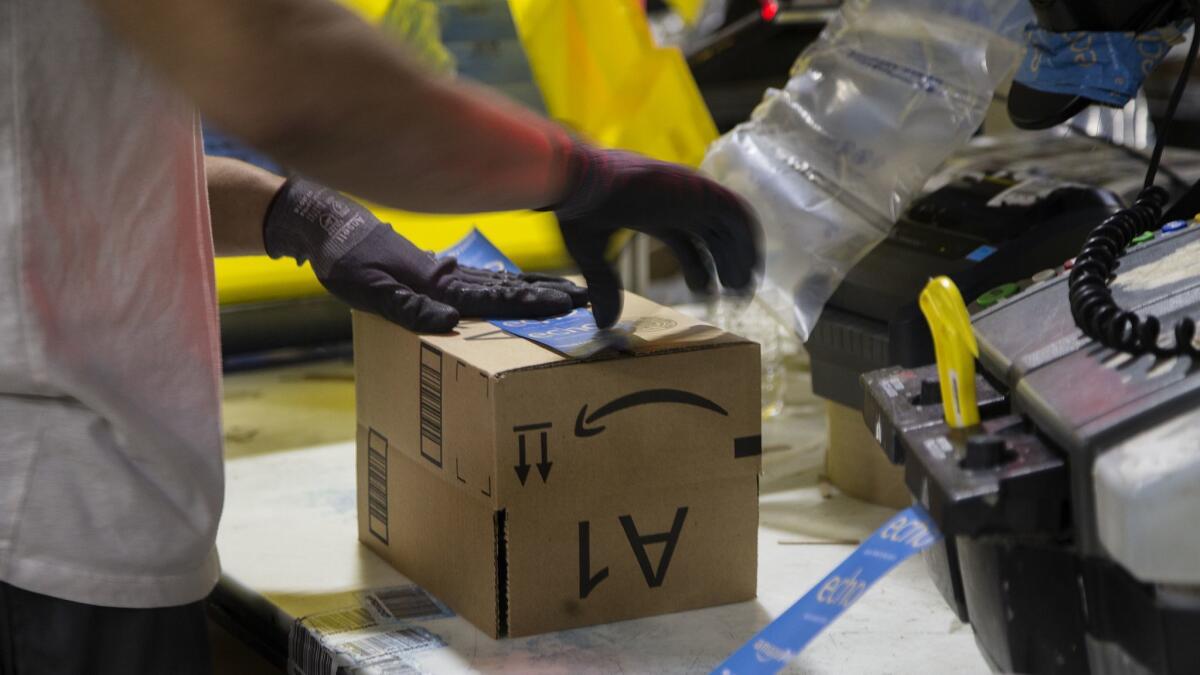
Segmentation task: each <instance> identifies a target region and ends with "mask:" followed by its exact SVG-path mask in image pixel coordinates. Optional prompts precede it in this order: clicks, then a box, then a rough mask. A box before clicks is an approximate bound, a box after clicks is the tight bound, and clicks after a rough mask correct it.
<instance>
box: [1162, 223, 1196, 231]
mask: <svg viewBox="0 0 1200 675" xmlns="http://www.w3.org/2000/svg"><path fill="white" fill-rule="evenodd" d="M1190 224H1191V222H1190V221H1187V220H1172V221H1171V222H1169V223H1167V224H1166V225H1163V226H1162V231H1163V233H1171V232H1178V231H1180V230H1186V229H1187V227H1188V225H1190Z"/></svg>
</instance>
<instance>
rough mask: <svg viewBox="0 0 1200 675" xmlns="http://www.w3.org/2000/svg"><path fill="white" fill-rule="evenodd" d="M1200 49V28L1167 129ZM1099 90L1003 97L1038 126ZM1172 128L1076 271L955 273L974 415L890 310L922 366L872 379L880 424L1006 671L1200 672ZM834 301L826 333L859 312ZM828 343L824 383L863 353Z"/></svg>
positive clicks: (1184, 264) (1140, 11)
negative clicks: (1168, 149) (956, 414)
mask: <svg viewBox="0 0 1200 675" xmlns="http://www.w3.org/2000/svg"><path fill="white" fill-rule="evenodd" d="M1033 5H1034V8H1035V9H1036V11H1037V16H1038V21H1039V23H1041V24H1042V25H1043V26H1044V27H1048V28H1050V29H1051V30H1055V31H1060V32H1061V31H1068V30H1079V29H1086V30H1133V31H1141V30H1145V29H1147V28H1151V27H1154V26H1158V25H1161V24H1162V23H1163V22H1165V21H1168V20H1174V19H1178V18H1180V17H1182V16H1189V15H1190V16H1196V17H1200V4H1197V3H1193V2H1191V0H1188V2H1088V1H1085V0H1049V1H1045V2H1037V1H1034V2H1033ZM1196 56H1197V41H1196V40H1193V44H1192V46H1191V48H1190V49H1189V52H1188V57H1187V60H1186V62H1185V65H1184V67H1183V69H1182V73H1181V76H1180V78H1179V81H1178V84H1177V85H1176V87H1175V91H1174V93H1173V94H1172V97H1171V101H1170V103H1169V104H1168V107H1167V110H1166V114H1165V117H1166V119H1167V121H1168V125H1169V120H1170V118H1171V117H1172V116H1173V113H1174V110H1175V108H1176V106H1177V105H1178V103H1179V99H1180V97H1181V94H1182V91H1183V88H1184V86H1185V85H1186V82H1187V79H1188V77H1189V75H1190V71H1191V67H1192V64H1193V63H1194V61H1195V60H1196ZM1090 103H1091V102H1090V101H1087V100H1086V99H1082V98H1078V97H1070V96H1062V95H1058V94H1047V93H1045V92H1036V91H1033V90H1028V89H1027V88H1022V87H1014V90H1013V95H1012V96H1011V97H1010V99H1009V109H1010V112H1011V114H1012V117H1013V119H1014V121H1015V122H1017V123H1018V124H1019V125H1021V126H1025V127H1028V128H1044V127H1048V126H1051V125H1054V124H1058V123H1060V122H1062V121H1064V120H1066V119H1068V118H1069V117H1071V116H1072V115H1074V114H1075V113H1077V112H1079V111H1080V110H1082V109H1083V108H1084V107H1086V106H1087V105H1089V104H1090ZM1166 126H1167V125H1164V126H1163V127H1162V128H1161V129H1160V136H1159V144H1158V146H1157V147H1156V148H1155V151H1154V153H1153V155H1152V156H1151V158H1150V159H1149V160H1148V170H1147V171H1146V176H1145V180H1144V182H1140V184H1139V185H1138V186H1137V187H1138V188H1140V189H1138V190H1135V191H1134V192H1136V194H1129V193H1128V191H1126V193H1125V194H1123V195H1122V196H1123V197H1124V199H1123V200H1122V201H1123V206H1122V207H1121V208H1119V209H1115V210H1113V211H1112V212H1110V213H1108V214H1106V215H1105V214H1101V215H1099V217H1097V214H1096V213H1095V212H1094V211H1093V212H1092V213H1091V214H1090V215H1088V216H1087V217H1086V218H1084V216H1083V215H1082V213H1083V210H1082V209H1081V210H1079V211H1078V212H1079V213H1080V218H1081V219H1083V221H1084V226H1085V231H1084V233H1083V235H1082V238H1081V239H1080V240H1078V241H1077V243H1076V245H1075V247H1074V248H1073V249H1072V250H1071V252H1070V253H1069V260H1067V261H1066V262H1064V263H1060V264H1059V265H1057V266H1054V267H1049V268H1047V269H1046V270H1045V271H1042V272H1038V273H1034V274H1029V272H1028V270H1029V268H1030V267H1031V266H1024V267H1020V268H1019V269H1021V272H1020V273H1018V272H1017V270H1018V267H1015V266H1014V267H1012V268H1011V272H1012V276H1013V277H1017V276H1022V277H1024V278H1019V279H1018V278H1010V279H1009V280H1008V281H1007V282H1006V283H1004V284H1002V285H1001V286H999V287H997V288H995V289H994V290H993V291H990V292H987V293H983V294H982V295H980V294H979V293H978V286H974V285H972V284H975V283H976V282H977V279H976V276H977V275H979V274H981V273H985V272H986V271H987V270H985V269H984V268H983V267H982V266H981V265H976V266H974V267H968V268H966V269H964V268H962V267H961V266H960V267H957V268H955V267H949V266H946V265H942V268H944V269H946V270H947V271H948V272H949V273H950V276H951V277H952V278H954V280H955V281H956V282H957V283H958V284H959V285H960V287H962V290H963V295H964V298H965V300H966V301H967V302H968V303H969V305H968V309H969V313H970V314H971V316H972V319H971V321H972V327H973V333H974V336H975V339H976V341H977V342H978V346H979V364H980V366H981V367H980V371H979V373H978V374H977V375H976V377H975V392H976V398H977V401H978V403H979V409H980V419H981V422H980V423H979V424H976V425H973V426H970V427H967V428H952V427H951V426H950V425H948V424H947V423H946V421H945V418H944V407H943V405H944V404H943V401H942V400H941V391H940V388H939V386H938V385H939V382H938V378H939V375H938V369H937V367H936V366H935V365H927V364H930V363H932V361H933V355H932V353H931V352H929V353H927V356H926V357H925V358H924V359H923V360H922V359H921V358H919V357H917V356H916V354H917V351H918V350H917V349H915V348H910V347H909V345H910V344H916V343H917V342H919V340H917V339H914V338H913V335H915V334H919V333H920V331H918V330H913V329H909V328H905V325H911V324H912V322H911V321H909V322H907V324H905V323H903V322H901V321H898V320H897V317H898V318H900V319H907V318H911V317H909V315H908V314H904V313H897V314H895V315H894V316H893V317H891V318H890V319H889V321H888V323H887V324H886V325H888V326H889V331H890V332H889V335H888V340H887V341H883V345H884V348H886V349H888V350H889V352H888V358H889V359H891V360H892V363H893V364H897V363H900V362H901V361H903V360H907V362H906V363H905V364H903V365H892V366H891V367H888V368H884V369H881V370H876V371H873V372H869V373H867V374H866V375H864V376H863V378H862V380H861V383H862V390H863V398H862V400H861V405H862V408H863V418H864V422H865V423H866V425H867V428H868V429H870V430H871V431H872V432H873V434H874V435H875V438H876V439H877V440H878V441H879V443H880V445H881V447H882V450H883V452H884V453H885V455H886V456H887V457H888V458H889V459H890V460H891V461H892V462H893V463H895V464H901V465H903V466H904V478H905V483H906V485H907V487H908V488H909V490H910V492H911V493H912V495H913V498H914V500H915V501H917V502H918V503H920V504H921V505H922V506H924V507H925V509H926V510H928V511H929V513H930V515H931V516H932V518H933V520H934V521H935V522H936V523H937V525H938V527H939V529H941V531H942V533H943V534H944V535H945V540H944V542H943V543H942V544H940V545H938V546H937V547H935V548H934V549H931V550H930V552H929V553H927V555H926V561H927V563H928V565H929V568H930V570H931V572H932V575H933V577H934V580H935V583H936V584H937V585H938V587H939V589H940V590H941V592H942V594H943V596H944V597H945V599H946V601H947V602H948V604H950V606H951V607H952V608H954V609H955V611H956V612H957V613H958V615H959V617H960V618H961V619H962V620H964V621H969V622H970V623H971V625H972V627H973V629H974V631H975V637H976V641H977V642H978V644H979V646H980V649H981V651H982V652H983V654H984V655H985V656H986V657H987V659H988V661H989V662H990V663H991V665H992V666H993V667H994V668H996V669H997V670H1000V671H1003V672H1019V673H1072V674H1073V673H1081V674H1082V673H1133V674H1136V675H1146V674H1154V675H1168V674H1170V675H1174V674H1177V673H1180V674H1181V673H1200V640H1198V639H1197V638H1200V534H1198V533H1200V530H1197V528H1196V523H1197V522H1198V521H1200V489H1198V486H1200V440H1198V438H1200V436H1198V435H1197V429H1200V346H1198V342H1197V340H1196V337H1197V336H1196V332H1197V328H1196V318H1197V317H1198V316H1200V266H1198V265H1197V264H1196V263H1197V261H1198V260H1200V223H1198V222H1197V220H1196V218H1197V216H1196V212H1197V211H1198V210H1200V208H1197V207H1198V206H1200V183H1198V184H1197V186H1195V187H1192V188H1191V189H1190V190H1187V191H1186V193H1185V194H1183V196H1182V197H1179V192H1181V191H1180V190H1176V194H1174V195H1173V194H1171V193H1169V192H1168V191H1167V190H1165V189H1163V188H1162V187H1159V186H1157V185H1155V178H1156V174H1157V170H1158V162H1159V159H1160V158H1161V154H1162V148H1163V146H1164V143H1165V141H1164V138H1165V137H1166V134H1167V129H1166ZM1130 173H1131V174H1132V173H1133V172H1130ZM1175 181H1176V182H1177V183H1178V182H1179V179H1178V177H1176V178H1175ZM1172 202H1174V205H1173V206H1171V203H1172ZM1168 206H1169V207H1170V208H1168ZM1062 217H1063V218H1069V214H1063V216H1062ZM1037 227H1038V229H1039V230H1044V229H1045V228H1046V227H1047V226H1046V225H1045V224H1038V225H1037ZM1076 236H1078V235H1076ZM1009 245H1012V244H1009ZM1026 254H1027V255H1036V252H1035V251H1034V250H1032V249H1028V250H1027V251H1026ZM993 255H995V254H993ZM866 262H867V261H864V263H866ZM879 265H880V263H879V262H878V261H876V262H874V263H872V267H871V268H870V270H869V271H870V272H871V273H876V274H875V277H872V275H871V274H870V273H866V271H864V272H859V271H858V270H857V269H856V272H858V274H857V279H858V281H856V282H852V283H851V285H850V286H848V287H847V293H845V294H842V295H841V296H840V297H841V299H842V302H843V304H844V305H850V306H852V307H853V308H855V309H860V311H859V312H858V313H859V314H863V313H864V312H863V311H861V308H862V307H865V306H866V305H864V303H863V302H862V300H861V299H860V298H856V296H854V295H853V294H852V289H853V288H854V285H855V283H857V284H858V285H859V286H861V287H863V288H868V287H869V286H870V285H871V284H876V285H878V284H879V281H878V280H877V278H878V277H879V276H881V275H880V274H878V272H879V270H878V267H879ZM852 276H854V275H852ZM847 281H848V282H851V280H850V279H848V280H847ZM841 293H842V291H841V290H839V294H841ZM838 297H839V296H835V302H833V303H831V305H830V306H831V307H832V308H834V310H835V312H834V314H833V315H832V316H833V321H834V324H831V325H837V324H838V323H839V322H840V323H841V324H845V323H848V322H847V321H846V320H845V319H843V318H840V317H842V315H843V314H845V313H846V312H845V308H844V307H843V308H841V309H839V307H838V305H837V299H838ZM914 297H915V296H914ZM839 312H840V313H839ZM822 321H825V317H823V318H822ZM881 323H882V322H880V321H878V320H877V321H875V324H874V326H875V328H876V334H877V335H878V334H879V331H878V327H879V325H880V324H881ZM860 324H861V322H860ZM819 326H820V324H818V328H819ZM839 327H840V326H839ZM827 330H830V329H827ZM906 331H907V332H906ZM810 342H811V340H810ZM831 345H832V341H830V340H829V339H825V340H824V341H823V342H822V343H820V344H819V345H817V347H818V349H817V350H815V351H813V355H814V387H816V386H817V385H816V382H817V379H818V378H817V377H816V375H817V373H818V365H817V364H818V354H819V353H821V351H820V350H821V349H824V350H825V353H826V354H834V355H835V356H843V357H844V355H845V354H846V353H847V351H848V350H845V349H842V350H840V351H838V350H836V349H830V346H831ZM834 346H836V345H834ZM927 347H928V344H927V343H924V344H923V345H922V348H927ZM810 349H811V347H810ZM824 358H825V361H827V362H828V361H830V360H831V358H830V357H829V356H826V357H824ZM849 361H850V360H849V359H846V358H843V359H842V363H849ZM861 362H862V361H861V359H860V360H859V361H858V363H861ZM835 365H836V364H835ZM847 368H850V367H849V366H847V367H846V368H844V369H843V370H844V372H843V373H842V375H845V374H847V373H848V372H849V370H848V369H847ZM850 369H852V368H850ZM826 371H827V372H828V371H829V369H828V368H826ZM843 389H844V388H843ZM835 393H840V394H844V393H845V392H844V391H842V392H835ZM843 398H844V396H843Z"/></svg>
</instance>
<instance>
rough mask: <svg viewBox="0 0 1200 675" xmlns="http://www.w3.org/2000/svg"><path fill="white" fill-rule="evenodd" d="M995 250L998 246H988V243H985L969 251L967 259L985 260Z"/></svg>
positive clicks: (974, 260)
mask: <svg viewBox="0 0 1200 675" xmlns="http://www.w3.org/2000/svg"><path fill="white" fill-rule="evenodd" d="M995 252H996V248H995V247H994V246H988V245H987V244H984V245H982V246H980V247H979V248H977V249H975V250H974V251H971V252H970V253H968V254H967V260H970V261H971V262H979V261H981V260H985V259H986V258H987V257H988V256H990V255H991V254H993V253H995Z"/></svg>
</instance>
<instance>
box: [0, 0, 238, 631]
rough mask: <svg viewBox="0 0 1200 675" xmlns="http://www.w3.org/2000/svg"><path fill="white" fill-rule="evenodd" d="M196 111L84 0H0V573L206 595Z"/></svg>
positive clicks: (72, 586)
mask: <svg viewBox="0 0 1200 675" xmlns="http://www.w3.org/2000/svg"><path fill="white" fill-rule="evenodd" d="M212 255H213V251H212V233H211V228H210V225H209V215H208V203H207V191H206V186H205V180H204V156H203V150H202V146H201V144H200V136H199V125H198V118H197V115H196V113H195V111H194V110H193V109H192V107H191V106H190V105H189V104H188V103H187V102H186V101H185V100H184V99H183V98H181V97H180V96H178V95H177V94H176V93H174V92H173V91H171V90H170V89H169V88H168V87H166V86H165V85H164V83H163V82H162V81H161V80H160V79H159V78H158V77H157V76H156V75H155V73H153V72H151V71H150V70H149V68H148V67H147V66H146V65H145V64H144V63H142V62H141V61H140V60H139V59H138V58H137V57H136V56H134V55H133V54H132V53H131V52H130V51H129V50H128V49H127V48H126V47H124V46H123V45H121V44H120V43H119V42H118V41H117V40H116V39H115V38H114V37H113V36H111V35H110V34H109V33H108V32H107V30H106V29H104V28H103V27H102V26H101V23H100V20H99V18H98V17H97V16H96V15H95V14H94V12H93V11H92V10H91V9H90V8H89V7H88V6H87V4H86V2H85V0H0V580H3V581H6V582H8V583H10V584H13V585H15V586H19V587H21V588H25V589H28V590H31V591H35V592H38V593H43V594H47V595H52V596H56V597H60V598H66V599H69V600H74V601H78V602H85V603H90V604H96V605H107V606H120V607H154V606H166V605H175V604H182V603H186V602H191V601H194V600H197V599H199V598H202V597H203V596H204V595H206V594H207V593H208V592H209V590H211V588H212V586H213V584H214V583H215V582H216V580H217V577H218V573H219V570H218V568H219V566H218V563H217V557H216V551H215V548H214V540H215V535H216V529H217V521H218V519H219V517H220V513H221V502H222V498H223V491H224V485H223V474H222V458H221V427H220V356H219V345H218V340H219V338H218V332H217V308H216V299H215V291H214V285H213V265H212Z"/></svg>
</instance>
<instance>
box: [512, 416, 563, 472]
mask: <svg viewBox="0 0 1200 675" xmlns="http://www.w3.org/2000/svg"><path fill="white" fill-rule="evenodd" d="M552 426H553V425H552V424H550V423H549V422H542V423H539V424H525V425H522V426H518V427H513V432H515V433H516V434H517V453H518V454H517V457H518V461H517V465H516V466H514V467H513V469H514V470H515V471H516V472H517V479H518V480H520V481H521V485H524V484H525V481H527V480H528V479H529V470H530V469H531V468H533V467H532V465H531V464H529V461H528V459H527V458H526V455H525V436H526V434H528V433H530V432H534V431H538V432H541V433H539V434H538V436H539V437H540V440H541V445H542V459H541V461H540V462H538V463H537V468H538V473H539V474H541V476H542V482H543V483H545V482H546V480H547V479H548V478H550V467H552V466H554V462H551V461H550V456H549V453H550V447H549V446H550V440H549V438H548V434H547V433H546V430H547V429H549V428H551V427H552Z"/></svg>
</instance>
